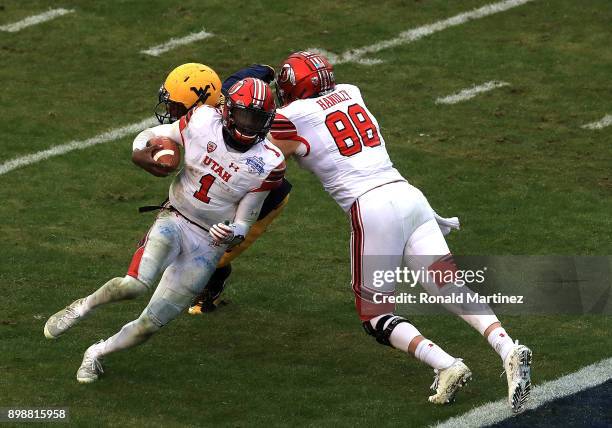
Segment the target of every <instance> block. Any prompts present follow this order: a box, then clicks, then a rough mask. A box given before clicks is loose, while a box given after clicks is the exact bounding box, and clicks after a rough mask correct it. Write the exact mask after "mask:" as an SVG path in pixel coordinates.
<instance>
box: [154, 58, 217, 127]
mask: <svg viewBox="0 0 612 428" xmlns="http://www.w3.org/2000/svg"><path fill="white" fill-rule="evenodd" d="M220 97H221V80H220V79H219V76H217V73H215V72H214V70H213V69H211V68H210V67H207V66H205V65H204V64H198V63H187V64H183V65H180V66H178V67H176V68H175V69H174V70H172V71H171V72H170V74H168V77H167V78H166V80H165V82H164V84H163V85H162V86H161V87H160V88H159V93H158V103H157V105H156V106H155V117H157V120H158V121H159V122H160V123H172V122H175V121H177V120H178V119H179V118H180V117H181V116H184V115H185V114H187V112H188V111H189V110H190V109H192V108H194V107H196V106H199V105H202V104H208V105H211V106H215V105H217V103H218V101H219V99H220Z"/></svg>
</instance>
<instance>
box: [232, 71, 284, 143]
mask: <svg viewBox="0 0 612 428" xmlns="http://www.w3.org/2000/svg"><path fill="white" fill-rule="evenodd" d="M275 111H276V106H275V104H274V95H273V93H272V90H271V89H270V87H269V86H268V85H267V84H266V83H265V82H263V81H261V80H259V79H253V78H250V77H249V78H246V79H244V80H240V81H238V82H236V83H235V84H234V85H233V86H232V87H231V88H230V89H229V91H228V95H227V97H226V98H225V105H224V106H223V128H224V129H225V131H226V132H227V133H228V134H229V137H230V138H229V139H228V140H226V143H228V145H229V146H230V147H232V148H234V149H236V150H238V151H247V150H248V149H249V148H251V147H252V146H253V145H255V144H257V143H259V142H260V141H261V140H263V139H264V138H266V135H267V134H268V132H269V131H270V127H271V126H272V120H273V119H274V113H275Z"/></svg>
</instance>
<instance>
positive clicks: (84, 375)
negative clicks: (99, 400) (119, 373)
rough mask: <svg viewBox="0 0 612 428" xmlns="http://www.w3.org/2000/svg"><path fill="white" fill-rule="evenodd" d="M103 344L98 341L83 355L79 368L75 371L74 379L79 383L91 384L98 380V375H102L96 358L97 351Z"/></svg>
mask: <svg viewBox="0 0 612 428" xmlns="http://www.w3.org/2000/svg"><path fill="white" fill-rule="evenodd" d="M103 343H104V341H103V340H100V341H99V342H98V343H95V344H93V345H91V346H90V347H89V348H87V350H86V351H85V354H84V355H83V362H82V363H81V367H79V369H78V370H77V374H76V378H77V381H78V382H79V383H92V382H95V381H97V380H98V378H99V377H100V375H101V374H102V373H104V369H103V368H102V363H101V362H100V358H98V349H99V348H100V345H102V344H103Z"/></svg>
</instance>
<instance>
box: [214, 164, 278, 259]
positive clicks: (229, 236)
mask: <svg viewBox="0 0 612 428" xmlns="http://www.w3.org/2000/svg"><path fill="white" fill-rule="evenodd" d="M285 170H286V165H285V161H284V160H283V161H282V162H281V163H280V164H278V165H277V166H276V168H274V169H273V170H272V171H271V172H270V174H268V177H266V179H265V180H264V181H263V182H262V184H261V186H260V187H258V188H256V189H252V190H251V191H250V192H248V193H247V194H246V195H245V196H244V197H243V198H242V199H241V200H240V202H239V203H238V208H237V209H236V215H235V216H234V221H233V222H232V223H229V224H224V223H217V224H215V225H214V226H213V227H211V228H210V235H211V236H212V237H213V239H214V240H215V241H216V242H217V243H219V244H228V245H229V246H230V247H233V246H235V245H238V244H240V243H241V242H242V241H243V240H244V237H245V236H246V235H247V234H248V233H249V230H250V229H251V226H252V225H253V224H254V223H255V222H256V221H257V218H258V217H259V212H260V211H261V207H262V206H263V204H264V201H265V200H266V198H267V197H268V194H269V193H270V191H271V190H274V189H276V188H278V187H279V186H280V185H281V184H282V182H283V177H284V176H285Z"/></svg>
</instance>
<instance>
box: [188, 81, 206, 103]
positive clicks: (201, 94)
mask: <svg viewBox="0 0 612 428" xmlns="http://www.w3.org/2000/svg"><path fill="white" fill-rule="evenodd" d="M209 88H210V85H206V87H204V89H202V87H199V88H196V87H195V86H192V87H191V88H189V89H190V90H192V91H193V92H194V93H195V94H196V95H197V96H198V101H201V102H202V104H206V100H207V99H208V97H210V92H209V91H208V89H209Z"/></svg>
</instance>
